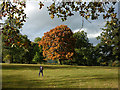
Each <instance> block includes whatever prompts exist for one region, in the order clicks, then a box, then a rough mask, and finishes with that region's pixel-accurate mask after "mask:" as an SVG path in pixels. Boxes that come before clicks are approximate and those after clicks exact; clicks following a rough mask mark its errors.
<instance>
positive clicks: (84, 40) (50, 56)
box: [2, 25, 119, 66]
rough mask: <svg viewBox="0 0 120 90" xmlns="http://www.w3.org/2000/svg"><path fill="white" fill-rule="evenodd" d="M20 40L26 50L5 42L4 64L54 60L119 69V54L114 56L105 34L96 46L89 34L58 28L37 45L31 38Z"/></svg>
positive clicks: (48, 33)
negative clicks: (104, 38)
mask: <svg viewBox="0 0 120 90" xmlns="http://www.w3.org/2000/svg"><path fill="white" fill-rule="evenodd" d="M19 36H20V37H21V40H22V41H23V42H24V43H25V44H24V46H19V42H17V44H18V45H13V46H12V47H9V46H7V45H5V44H6V43H5V42H2V43H3V45H2V48H3V53H2V54H3V55H2V56H3V62H10V63H28V64H30V63H34V64H36V63H47V61H48V60H54V61H58V64H66V65H81V66H119V61H118V60H117V54H116V55H115V54H114V52H113V47H114V46H113V45H111V46H110V45H108V44H107V43H104V42H103V41H104V40H102V39H103V35H102V34H101V36H99V37H97V39H101V42H100V43H98V44H97V45H96V46H93V44H92V43H90V42H89V39H88V37H87V32H84V31H78V32H76V33H73V32H72V30H71V29H70V28H68V26H66V25H60V26H57V27H55V28H54V29H52V30H50V31H49V32H46V33H44V36H43V37H42V38H40V37H37V38H35V40H34V42H31V41H30V40H29V39H28V37H27V35H22V34H19ZM5 37H6V36H5V35H4V36H3V37H2V38H3V39H4V38H5ZM104 37H105V35H104ZM106 38H108V37H106ZM3 41H4V40H3Z"/></svg>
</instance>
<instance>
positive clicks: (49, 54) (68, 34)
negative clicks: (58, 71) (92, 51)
mask: <svg viewBox="0 0 120 90" xmlns="http://www.w3.org/2000/svg"><path fill="white" fill-rule="evenodd" d="M39 45H42V47H43V56H44V57H46V60H50V59H52V60H58V61H59V62H60V64H62V60H69V59H72V57H73V55H74V46H75V39H74V38H73V32H72V31H71V29H70V28H68V27H67V26H66V25H60V26H57V27H55V28H54V29H52V30H50V31H49V32H47V33H44V36H43V37H42V39H41V41H40V43H39Z"/></svg>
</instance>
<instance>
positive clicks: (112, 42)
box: [98, 19, 120, 63]
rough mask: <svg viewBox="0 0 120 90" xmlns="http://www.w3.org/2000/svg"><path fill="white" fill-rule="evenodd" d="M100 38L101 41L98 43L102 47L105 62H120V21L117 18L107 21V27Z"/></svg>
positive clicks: (102, 58)
mask: <svg viewBox="0 0 120 90" xmlns="http://www.w3.org/2000/svg"><path fill="white" fill-rule="evenodd" d="M102 30H103V32H102V33H101V36H99V37H98V39H100V40H101V42H100V43H99V44H98V46H99V48H100V49H101V52H102V54H103V55H102V56H103V57H101V60H104V62H107V63H109V62H114V61H119V62H120V57H119V55H120V22H119V21H118V20H117V19H113V20H112V21H110V22H109V21H107V23H106V25H105V28H103V29H102Z"/></svg>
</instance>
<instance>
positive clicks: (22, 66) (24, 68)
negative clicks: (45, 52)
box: [2, 64, 87, 70]
mask: <svg viewBox="0 0 120 90" xmlns="http://www.w3.org/2000/svg"><path fill="white" fill-rule="evenodd" d="M43 68H44V69H67V68H76V69H85V68H87V67H74V66H54V65H53V66H43ZM2 69H3V70H20V69H21V70H26V69H27V70H39V66H29V65H17V64H16V65H9V64H8V65H2Z"/></svg>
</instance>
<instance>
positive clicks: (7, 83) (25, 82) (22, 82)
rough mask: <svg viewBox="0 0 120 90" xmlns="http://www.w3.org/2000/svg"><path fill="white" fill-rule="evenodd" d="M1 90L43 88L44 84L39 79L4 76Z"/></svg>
mask: <svg viewBox="0 0 120 90" xmlns="http://www.w3.org/2000/svg"><path fill="white" fill-rule="evenodd" d="M2 79H3V82H2V87H3V88H15V87H17V88H24V87H25V88H26V87H27V88H31V87H33V86H44V85H46V83H45V82H44V81H42V80H40V79H37V80H35V79H27V78H25V77H24V76H22V75H5V76H3V77H2Z"/></svg>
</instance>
